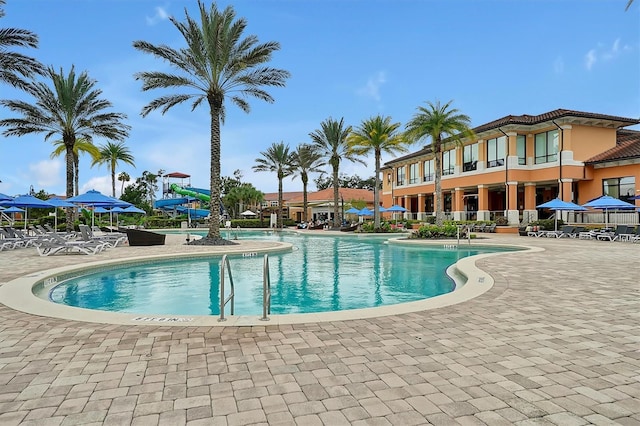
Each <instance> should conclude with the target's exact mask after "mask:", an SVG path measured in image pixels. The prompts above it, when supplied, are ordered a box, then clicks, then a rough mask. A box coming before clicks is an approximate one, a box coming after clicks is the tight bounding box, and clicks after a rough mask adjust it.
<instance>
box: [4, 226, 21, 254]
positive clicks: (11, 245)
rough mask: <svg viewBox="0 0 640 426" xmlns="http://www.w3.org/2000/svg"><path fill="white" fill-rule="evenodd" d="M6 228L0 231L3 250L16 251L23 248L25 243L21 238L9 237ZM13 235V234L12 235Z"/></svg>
mask: <svg viewBox="0 0 640 426" xmlns="http://www.w3.org/2000/svg"><path fill="white" fill-rule="evenodd" d="M11 235H12V234H10V233H9V232H8V231H7V229H6V228H3V229H0V237H1V238H2V239H0V241H2V243H3V247H4V248H5V249H11V250H13V249H16V248H20V247H24V246H25V241H24V240H23V239H22V238H18V237H15V236H11ZM14 235H15V234H14Z"/></svg>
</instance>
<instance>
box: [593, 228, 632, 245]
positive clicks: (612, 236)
mask: <svg viewBox="0 0 640 426" xmlns="http://www.w3.org/2000/svg"><path fill="white" fill-rule="evenodd" d="M626 233H627V225H618V226H616V229H615V231H613V232H602V233H600V234H598V235H597V236H596V238H597V239H598V240H600V241H606V240H609V241H618V240H621V239H622V235H624V234H626Z"/></svg>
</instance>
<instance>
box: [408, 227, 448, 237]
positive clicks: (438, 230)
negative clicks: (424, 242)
mask: <svg viewBox="0 0 640 426" xmlns="http://www.w3.org/2000/svg"><path fill="white" fill-rule="evenodd" d="M457 236H458V227H457V226H456V225H454V224H446V225H443V226H438V225H424V226H421V227H420V228H419V229H418V231H417V232H415V233H414V234H413V235H412V236H411V238H422V239H438V238H456V237H457Z"/></svg>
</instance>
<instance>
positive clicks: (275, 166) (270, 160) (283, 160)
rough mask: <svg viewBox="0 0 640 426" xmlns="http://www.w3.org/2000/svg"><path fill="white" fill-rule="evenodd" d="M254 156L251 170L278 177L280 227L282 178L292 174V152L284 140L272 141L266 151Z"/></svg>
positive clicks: (279, 217) (280, 221) (280, 225)
mask: <svg viewBox="0 0 640 426" xmlns="http://www.w3.org/2000/svg"><path fill="white" fill-rule="evenodd" d="M260 155H262V157H261V158H256V163H257V164H256V165H255V166H253V170H254V171H256V172H272V173H275V174H276V176H277V177H278V228H282V180H283V179H284V178H286V177H287V176H291V174H293V168H292V167H293V162H294V157H293V153H291V152H290V151H289V145H285V143H284V142H274V143H273V144H271V146H270V147H269V148H267V150H266V151H263V152H261V153H260Z"/></svg>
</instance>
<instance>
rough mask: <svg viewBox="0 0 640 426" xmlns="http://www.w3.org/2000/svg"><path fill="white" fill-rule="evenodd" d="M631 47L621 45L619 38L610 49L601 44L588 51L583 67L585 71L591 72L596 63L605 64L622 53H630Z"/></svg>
mask: <svg viewBox="0 0 640 426" xmlns="http://www.w3.org/2000/svg"><path fill="white" fill-rule="evenodd" d="M632 50H633V49H632V47H631V46H629V45H628V44H624V45H623V44H622V42H621V41H620V39H619V38H617V39H616V40H615V41H614V42H613V44H612V45H611V47H607V46H605V45H604V44H603V43H598V45H597V46H596V47H595V48H593V49H591V50H589V51H588V52H587V54H586V55H585V67H586V68H587V70H589V71H590V70H591V69H592V68H593V66H594V65H595V64H596V62H600V61H602V62H607V61H612V60H614V59H616V58H618V57H619V56H620V55H621V54H623V53H624V52H630V51H632Z"/></svg>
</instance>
